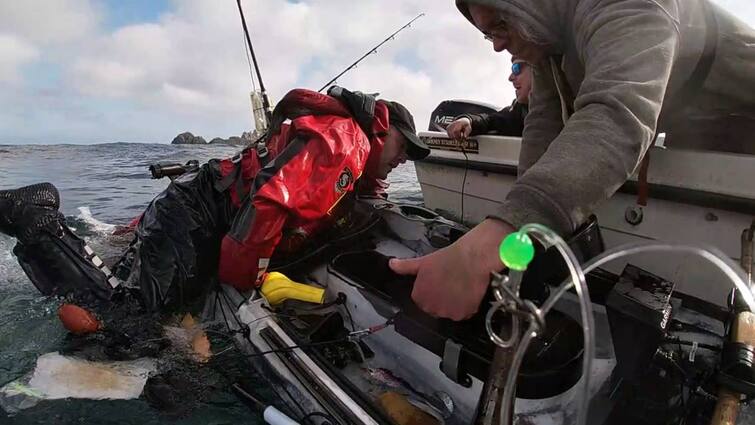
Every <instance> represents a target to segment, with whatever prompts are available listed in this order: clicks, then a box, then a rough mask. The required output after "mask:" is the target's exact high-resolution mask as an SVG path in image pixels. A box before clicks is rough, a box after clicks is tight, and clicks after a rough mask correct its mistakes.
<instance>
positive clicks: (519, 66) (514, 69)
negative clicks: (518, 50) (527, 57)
mask: <svg viewBox="0 0 755 425" xmlns="http://www.w3.org/2000/svg"><path fill="white" fill-rule="evenodd" d="M524 65H525V64H524V63H523V62H517V63H513V64H511V73H512V74H514V76H515V77H518V76H519V74H521V73H522V71H524Z"/></svg>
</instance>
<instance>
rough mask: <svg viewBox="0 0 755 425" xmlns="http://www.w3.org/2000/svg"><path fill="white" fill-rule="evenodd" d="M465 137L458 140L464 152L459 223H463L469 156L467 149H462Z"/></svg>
mask: <svg viewBox="0 0 755 425" xmlns="http://www.w3.org/2000/svg"><path fill="white" fill-rule="evenodd" d="M466 141H467V139H466V138H464V139H463V140H461V141H460V142H459V146H460V147H461V153H462V154H464V177H463V178H462V179H461V224H464V191H465V190H466V189H467V172H468V171H469V157H468V156H467V151H466V150H465V149H464V143H465V142H466Z"/></svg>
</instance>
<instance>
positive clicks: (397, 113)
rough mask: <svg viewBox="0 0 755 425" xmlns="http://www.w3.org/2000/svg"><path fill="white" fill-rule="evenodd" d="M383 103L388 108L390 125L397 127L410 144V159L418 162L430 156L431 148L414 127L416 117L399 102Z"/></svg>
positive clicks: (408, 153)
mask: <svg viewBox="0 0 755 425" xmlns="http://www.w3.org/2000/svg"><path fill="white" fill-rule="evenodd" d="M383 102H384V103H385V106H387V107H388V114H389V116H388V121H389V122H388V124H390V125H392V126H394V127H396V130H398V131H400V132H401V134H403V135H404V137H406V140H407V141H408V142H409V143H408V144H407V145H406V155H407V156H408V157H409V159H411V160H412V161H417V160H420V159H422V158H424V157H426V156H427V155H430V148H428V147H427V145H426V144H425V143H424V142H423V141H422V140H420V138H419V137H417V129H416V127H414V117H412V114H410V113H409V110H407V109H406V108H405V107H404V105H402V104H400V103H398V102H391V101H387V100H384V101H383Z"/></svg>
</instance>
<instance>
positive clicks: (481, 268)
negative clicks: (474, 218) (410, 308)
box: [388, 219, 514, 320]
mask: <svg viewBox="0 0 755 425" xmlns="http://www.w3.org/2000/svg"><path fill="white" fill-rule="evenodd" d="M513 231H514V228H513V227H512V226H511V225H509V224H507V223H505V222H502V221H499V220H495V219H487V220H485V221H483V222H482V223H480V224H478V225H477V226H476V227H475V228H474V229H472V230H470V231H469V232H468V233H467V234H466V235H464V236H463V237H462V238H460V239H459V240H458V241H456V242H454V243H453V244H451V245H450V246H448V247H446V248H443V249H441V250H438V251H436V252H434V253H432V254H430V255H426V256H424V257H419V258H410V259H404V260H400V259H396V258H394V259H391V260H390V262H389V263H388V264H389V266H390V268H391V269H392V270H393V271H394V272H395V273H398V274H401V275H416V276H417V279H416V280H415V281H414V289H413V290H412V300H414V302H415V303H417V306H418V307H419V308H421V309H422V310H424V311H425V312H426V313H428V314H431V315H433V316H436V317H443V318H448V319H452V320H463V319H466V318H469V317H471V316H472V315H474V314H475V313H476V312H477V310H478V308H479V306H480V302H481V301H482V299H483V297H484V296H485V292H486V291H487V289H488V285H489V283H490V272H492V271H500V270H502V269H503V267H504V266H503V264H502V263H501V260H500V258H499V257H498V246H499V245H500V243H501V241H502V240H503V238H505V237H506V235H508V234H509V233H511V232H513Z"/></svg>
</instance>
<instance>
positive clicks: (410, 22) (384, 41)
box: [255, 13, 425, 92]
mask: <svg viewBox="0 0 755 425" xmlns="http://www.w3.org/2000/svg"><path fill="white" fill-rule="evenodd" d="M423 16H425V14H424V13H420V14H419V15H417V16H415V17H414V19H412V20H411V21H409V22H408V23H407V24H406V25H404V26H403V27H401V28H399V29H398V30H397V31H396V32H394V33H393V34H391V35H389V36H388V37H387V38H386V39H385V40H383V41H381V42H380V44H378V45H377V46H375V47H373V48H372V49H370V50H368V51H367V53H365V54H364V55H363V56H362V57H361V58H359V59H357V60H356V62H354V63H352V64H351V65H349V66H348V68H346V69H344V70H343V71H341V73H340V74H338V75H336V76H335V77H333V79H332V80H330V81H328V82H327V83H325V85H324V86H322V87H320V90H317V91H318V92H321V91H323V90H325V89H326V88H327V87H328V86H330V85H331V84H333V83H335V82H336V80H338V79H339V78H341V76H342V75H343V74H345V73H347V72H349V71H351V70H352V69H354V68H355V67H356V66H357V64H359V62H361V61H363V60H364V58H366V57H367V56H369V55H371V54H373V53H377V49H379V48H380V46H382V45H383V44H385V43H387V42H389V41H390V40H392V39H393V37H394V36H395V35H396V34H398V33H400V32H401V31H403V30H404V29H406V28H407V27H409V26H411V25H412V23H413V22H414V21H416V20H417V19H419V18H421V17H423ZM255 63H256V62H255Z"/></svg>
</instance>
